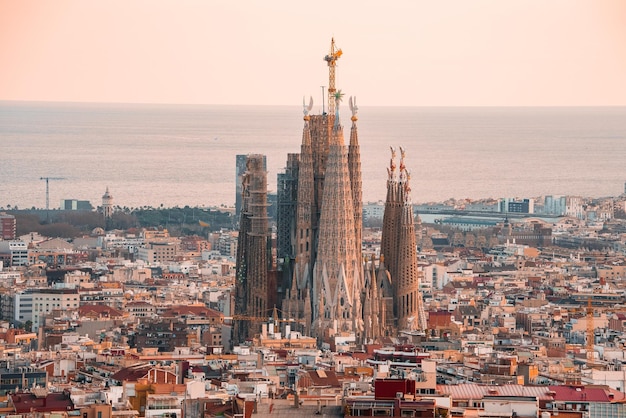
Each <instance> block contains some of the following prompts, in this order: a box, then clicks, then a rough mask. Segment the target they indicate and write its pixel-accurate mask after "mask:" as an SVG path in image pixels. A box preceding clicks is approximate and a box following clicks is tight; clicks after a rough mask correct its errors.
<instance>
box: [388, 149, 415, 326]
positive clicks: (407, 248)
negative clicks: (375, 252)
mask: <svg viewBox="0 0 626 418" xmlns="http://www.w3.org/2000/svg"><path fill="white" fill-rule="evenodd" d="M400 152H401V158H400V167H399V170H398V172H396V165H395V157H396V151H395V150H394V149H393V148H392V150H391V161H390V164H389V169H388V179H387V199H386V201H385V213H384V215H383V235H382V239H381V257H382V258H383V259H384V264H385V267H386V269H388V271H389V273H390V276H391V283H392V291H393V299H394V301H395V303H394V304H393V312H387V314H388V315H391V314H393V319H394V320H393V323H394V326H395V329H396V330H422V331H423V330H425V329H426V316H425V312H424V307H423V301H422V296H421V293H420V291H419V283H420V277H419V272H418V269H417V242H416V237H415V221H414V215H413V204H412V203H411V197H410V191H411V187H410V174H409V172H408V171H407V170H406V167H405V166H404V156H405V152H404V150H403V149H402V148H400Z"/></svg>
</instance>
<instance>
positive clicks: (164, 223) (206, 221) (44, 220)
mask: <svg viewBox="0 0 626 418" xmlns="http://www.w3.org/2000/svg"><path fill="white" fill-rule="evenodd" d="M116 209H117V208H116ZM120 209H121V210H116V211H114V212H113V215H112V216H111V218H110V219H106V220H105V219H104V216H103V215H102V213H100V212H98V211H59V210H54V211H46V210H41V209H30V210H11V211H8V213H10V214H12V215H14V216H15V217H16V223H17V235H18V236H22V235H25V234H29V233H32V232H37V233H39V234H41V235H44V236H48V237H59V238H75V237H78V236H82V235H84V234H88V233H91V231H93V230H94V229H95V228H103V229H105V230H109V229H123V230H126V229H130V228H140V227H145V228H151V227H164V228H167V229H168V230H169V232H170V234H171V235H174V236H179V235H191V234H198V233H202V232H204V231H206V230H209V231H217V230H219V229H221V228H232V226H233V219H232V215H231V213H230V212H227V211H219V210H214V209H205V208H199V207H193V208H192V207H189V206H185V207H183V208H180V207H174V208H162V207H161V208H153V207H143V208H138V209H133V210H130V209H129V208H120ZM207 225H208V226H207Z"/></svg>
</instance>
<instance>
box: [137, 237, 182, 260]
mask: <svg viewBox="0 0 626 418" xmlns="http://www.w3.org/2000/svg"><path fill="white" fill-rule="evenodd" d="M177 255H178V242H176V241H152V242H149V243H147V244H146V247H145V248H139V249H138V250H137V258H138V259H139V260H143V261H145V262H146V263H148V264H156V263H166V262H169V261H174V259H175V258H176V256H177Z"/></svg>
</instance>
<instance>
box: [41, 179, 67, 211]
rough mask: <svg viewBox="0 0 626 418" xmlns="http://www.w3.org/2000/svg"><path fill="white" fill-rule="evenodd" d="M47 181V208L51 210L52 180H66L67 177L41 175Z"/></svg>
mask: <svg viewBox="0 0 626 418" xmlns="http://www.w3.org/2000/svg"><path fill="white" fill-rule="evenodd" d="M39 180H45V181H46V210H50V180H65V177H39Z"/></svg>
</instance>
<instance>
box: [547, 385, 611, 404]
mask: <svg viewBox="0 0 626 418" xmlns="http://www.w3.org/2000/svg"><path fill="white" fill-rule="evenodd" d="M550 390H551V391H553V392H554V393H555V395H554V400H555V401H566V402H572V401H574V402H611V399H609V396H608V394H607V393H606V391H605V390H604V389H601V388H595V387H594V388H591V387H586V386H550Z"/></svg>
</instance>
